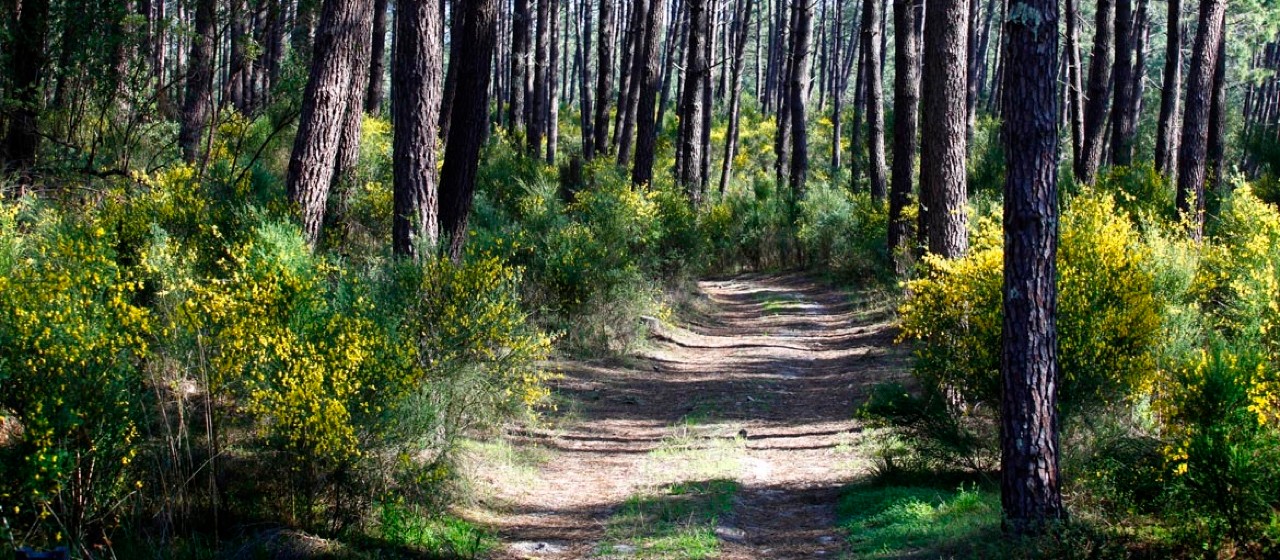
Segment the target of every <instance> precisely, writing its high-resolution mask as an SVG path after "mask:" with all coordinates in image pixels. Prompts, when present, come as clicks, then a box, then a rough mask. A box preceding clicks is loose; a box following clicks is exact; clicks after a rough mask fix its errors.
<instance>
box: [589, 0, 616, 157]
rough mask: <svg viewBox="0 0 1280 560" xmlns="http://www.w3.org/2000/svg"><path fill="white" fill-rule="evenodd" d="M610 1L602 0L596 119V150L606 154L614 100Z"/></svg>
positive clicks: (612, 25)
mask: <svg viewBox="0 0 1280 560" xmlns="http://www.w3.org/2000/svg"><path fill="white" fill-rule="evenodd" d="M610 4H611V2H610V0H600V23H599V31H600V34H599V39H598V41H597V44H596V49H597V52H596V119H595V131H594V132H595V149H596V152H598V153H605V152H607V151H608V149H609V107H610V102H611V101H612V99H613V43H614V41H616V40H617V37H615V36H614V20H613V8H612V7H610Z"/></svg>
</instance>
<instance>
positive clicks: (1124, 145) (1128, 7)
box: [1111, 0, 1138, 165]
mask: <svg viewBox="0 0 1280 560" xmlns="http://www.w3.org/2000/svg"><path fill="white" fill-rule="evenodd" d="M1133 16H1134V14H1133V1H1132V0H1116V60H1115V100H1114V101H1113V102H1112V103H1111V123H1112V133H1111V161H1112V163H1113V164H1114V165H1129V163H1130V162H1132V161H1133V140H1134V136H1135V135H1136V134H1137V132H1138V130H1137V123H1136V122H1135V121H1134V120H1133V119H1132V114H1131V109H1132V106H1133V94H1134V90H1135V86H1134V71H1133V70H1134V68H1133V41H1134V29H1135V27H1134V24H1133V22H1134V20H1133Z"/></svg>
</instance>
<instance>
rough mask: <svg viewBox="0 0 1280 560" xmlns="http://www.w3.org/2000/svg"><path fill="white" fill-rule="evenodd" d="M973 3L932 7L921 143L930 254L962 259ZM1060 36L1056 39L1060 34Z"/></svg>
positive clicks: (947, 1) (954, 0)
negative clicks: (968, 41) (967, 96)
mask: <svg viewBox="0 0 1280 560" xmlns="http://www.w3.org/2000/svg"><path fill="white" fill-rule="evenodd" d="M968 6H969V5H968V0H939V1H938V2H937V3H936V4H930V5H928V6H927V10H928V14H927V16H926V18H925V27H924V76H923V83H925V84H928V85H929V87H927V88H924V95H923V96H922V98H921V117H920V118H921V120H922V121H923V123H924V130H923V131H922V136H921V140H920V188H921V190H927V191H928V192H929V195H928V201H929V202H930V204H931V207H930V208H929V209H928V211H929V232H928V236H929V252H931V253H934V254H937V255H940V256H942V257H944V258H948V259H954V258H958V257H960V256H962V255H963V254H964V252H965V250H966V249H968V245H969V233H968V216H967V212H966V205H967V204H968V197H967V195H966V192H967V189H966V185H965V181H966V177H965V154H966V152H965V150H966V142H965V117H966V107H965V101H966V97H965V96H966V88H967V83H966V82H967V80H966V77H967V76H966V73H965V60H966V59H967V55H968V52H969V49H968V48H967V46H966V42H967V39H968V26H967V25H965V22H966V21H968V15H969V10H968ZM1055 35H1056V34H1055Z"/></svg>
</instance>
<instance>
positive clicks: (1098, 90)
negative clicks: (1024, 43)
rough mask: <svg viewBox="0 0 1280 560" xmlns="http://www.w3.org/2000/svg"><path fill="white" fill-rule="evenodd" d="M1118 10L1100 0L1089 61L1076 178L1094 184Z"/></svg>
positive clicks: (1105, 124) (1103, 123)
mask: <svg viewBox="0 0 1280 560" xmlns="http://www.w3.org/2000/svg"><path fill="white" fill-rule="evenodd" d="M1115 19H1116V10H1115V4H1114V3H1112V0H1098V12H1097V19H1096V20H1095V21H1096V25H1095V28H1096V29H1097V34H1096V35H1094V37H1093V59H1092V61H1091V62H1090V63H1089V94H1088V95H1087V96H1086V101H1085V108H1084V142H1083V143H1082V150H1083V154H1082V157H1081V158H1080V160H1078V161H1077V162H1076V180H1077V181H1080V182H1082V183H1087V184H1093V178H1094V175H1096V174H1097V173H1098V166H1099V165H1101V164H1102V152H1103V149H1102V148H1103V146H1104V144H1103V135H1104V134H1105V133H1106V127H1107V102H1108V101H1109V100H1110V98H1111V78H1112V76H1111V55H1112V52H1111V51H1112V42H1113V39H1114V38H1113V31H1114V28H1115Z"/></svg>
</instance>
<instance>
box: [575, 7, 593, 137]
mask: <svg viewBox="0 0 1280 560" xmlns="http://www.w3.org/2000/svg"><path fill="white" fill-rule="evenodd" d="M589 4H590V3H589V2H587V0H582V1H581V2H579V3H578V12H579V14H578V17H579V18H580V20H581V23H582V24H581V25H580V26H579V27H578V42H577V52H575V53H574V58H576V59H577V63H576V64H578V65H580V66H581V73H580V74H578V95H579V96H580V97H581V98H582V105H581V107H580V111H579V113H580V115H579V116H580V118H581V123H582V157H584V158H586V159H587V160H591V159H593V158H595V156H596V151H595V138H596V133H595V121H594V120H593V117H594V116H595V115H594V107H593V106H592V99H591V65H590V64H588V63H587V59H588V57H589V56H590V55H591V6H590V5H589Z"/></svg>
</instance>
